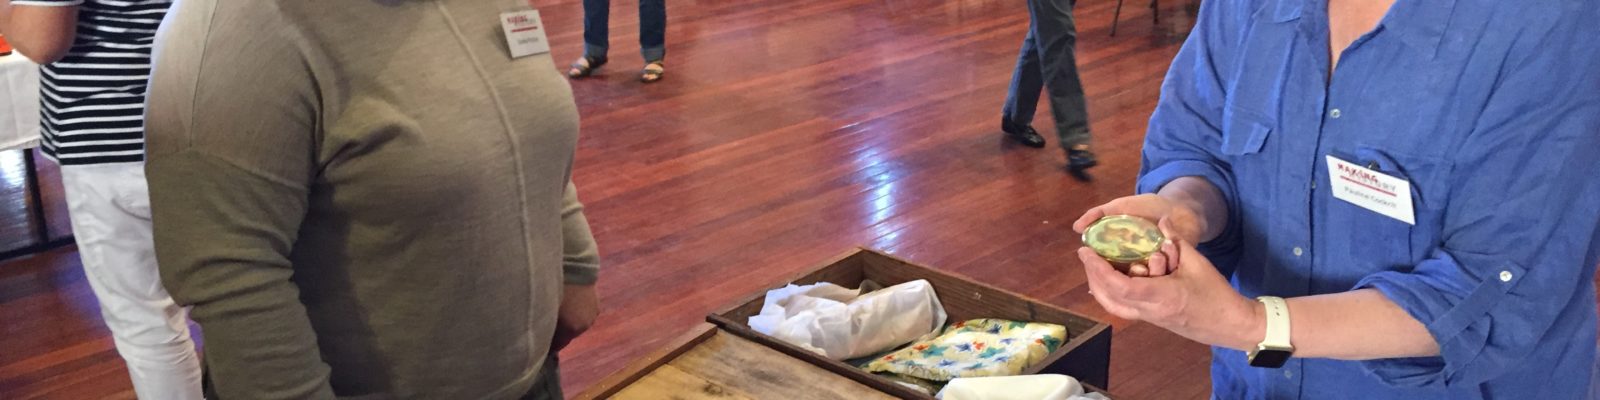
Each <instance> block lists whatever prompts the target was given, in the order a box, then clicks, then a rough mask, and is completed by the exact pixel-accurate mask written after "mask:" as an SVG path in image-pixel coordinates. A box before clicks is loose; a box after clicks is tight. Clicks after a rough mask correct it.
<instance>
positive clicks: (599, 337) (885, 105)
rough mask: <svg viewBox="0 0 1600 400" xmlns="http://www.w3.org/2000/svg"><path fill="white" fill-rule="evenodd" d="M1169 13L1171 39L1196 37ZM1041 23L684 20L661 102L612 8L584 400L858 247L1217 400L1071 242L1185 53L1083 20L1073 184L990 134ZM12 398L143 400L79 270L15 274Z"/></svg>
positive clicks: (1017, 0) (1047, 157)
mask: <svg viewBox="0 0 1600 400" xmlns="http://www.w3.org/2000/svg"><path fill="white" fill-rule="evenodd" d="M535 3H537V4H538V5H539V6H540V10H541V11H542V13H543V15H544V18H545V20H546V21H547V23H548V24H549V27H550V31H551V32H555V33H554V34H553V36H552V37H551V42H552V43H554V44H555V47H556V56H557V58H558V59H559V60H561V61H562V63H563V64H564V63H565V61H566V60H570V59H572V58H575V57H577V56H578V51H579V49H580V47H581V45H580V43H581V39H580V37H581V33H580V29H581V22H580V19H579V16H580V15H581V5H580V3H579V1H578V0H558V1H540V0H536V1H535ZM1170 3H1172V4H1167V5H1164V6H1167V7H1169V8H1167V9H1165V10H1164V12H1163V20H1162V22H1163V24H1164V26H1165V25H1176V26H1181V25H1182V24H1184V23H1185V22H1186V21H1185V19H1186V18H1185V17H1184V16H1185V12H1184V10H1183V9H1182V7H1180V6H1179V5H1178V4H1177V2H1170ZM1024 4H1025V3H1024V2H1023V1H1022V0H800V1H796V0H672V1H669V2H668V10H669V11H668V12H669V18H670V21H671V22H670V28H669V30H668V35H667V36H668V40H669V42H668V50H669V52H670V54H669V56H668V64H667V66H668V67H669V70H668V74H667V78H666V80H665V81H664V82H661V83H659V84H654V85H649V86H645V85H641V84H639V83H637V82H636V81H635V80H634V78H635V74H636V71H637V68H638V67H639V66H640V64H641V63H640V61H639V59H638V57H637V56H636V55H635V54H637V46H636V45H635V44H634V43H636V42H637V38H638V35H637V33H636V32H635V30H637V26H638V25H637V13H636V12H635V10H634V9H633V7H632V6H631V5H632V2H624V1H618V2H617V4H616V5H615V6H614V7H613V14H614V15H613V17H614V21H615V23H614V24H613V25H612V30H613V33H614V34H615V36H614V37H613V40H612V43H613V53H612V63H611V64H610V65H608V66H607V68H606V69H605V70H603V73H601V74H600V75H599V76H598V77H596V78H593V79H589V80H584V81H579V82H575V83H574V84H573V86H574V89H575V91H576V93H577V98H578V102H579V104H580V108H581V110H582V114H583V127H584V131H583V138H582V141H581V144H580V149H579V156H578V161H577V167H576V171H575V180H576V181H577V183H578V186H579V188H580V191H581V196H582V198H583V200H584V201H585V203H586V204H587V205H588V216H589V219H590V221H591V223H592V224H593V226H594V231H595V235H596V236H597V239H598V240H599V243H600V246H601V250H602V253H603V257H604V272H603V275H602V278H601V283H600V291H601V295H602V300H603V302H604V312H603V314H602V315H601V317H600V320H599V322H598V324H597V325H596V327H595V329H594V330H593V331H591V332H590V333H589V335H587V336H585V337H583V338H581V339H580V340H578V341H577V342H576V343H574V344H573V345H572V346H571V347H570V348H568V349H567V350H566V351H565V352H563V354H562V357H563V362H562V366H563V374H564V379H563V383H564V385H565V386H566V388H567V389H568V392H569V393H576V392H577V391H578V390H580V389H582V388H585V387H587V386H589V385H590V384H592V383H593V382H595V381H596V380H598V379H600V378H601V377H603V376H604V375H606V374H608V373H610V372H612V371H614V370H616V369H618V368H620V367H621V366H622V365H623V364H624V363H626V362H628V361H630V360H631V359H634V358H636V357H639V356H640V355H642V354H644V353H646V352H648V351H649V350H652V349H653V348H655V347H656V346H658V345H660V344H662V341H664V340H667V339H669V338H672V337H676V336H678V334H679V333H681V332H682V331H684V330H685V329H687V328H688V327H690V326H691V325H692V324H694V323H696V322H699V321H701V320H702V319H703V317H704V316H705V314H706V313H707V312H708V311H711V310H713V309H716V308H719V307H721V306H724V305H727V304H729V303H731V302H733V301H735V300H736V299H740V298H742V297H744V296H747V295H749V294H751V293H753V292H756V291H758V290H761V289H762V288H765V287H767V286H769V285H771V284H773V283H774V282H776V281H777V280H779V279H781V278H782V277H784V276H788V275H791V274H793V273H795V272H797V271H799V270H800V269H802V268H805V267H807V266H810V265H812V264H814V263H816V262H818V261H821V260H823V259H825V258H827V257H829V256H832V255H835V254H837V253H839V252H840V251H842V250H844V249H846V248H849V247H851V246H856V245H865V246H870V247H875V248H879V249H884V250H886V251H889V252H891V253H893V254H896V255H899V256H902V257H907V258H909V259H911V260H915V261H918V262H921V263H925V264H928V265H932V266H935V267H939V268H942V269H945V270H948V271H951V272H954V273H956V274H961V275H966V276H969V277H971V278H973V279H976V280H979V281H983V282H986V283H990V284H993V285H997V286H1000V287H1003V288H1006V289H1010V290H1014V291H1017V292H1021V293H1024V294H1027V295H1030V296H1033V297H1036V298H1040V299H1044V300H1047V301H1049V302H1052V303H1055V304H1059V305H1062V306H1065V307H1068V308H1070V309H1072V310H1075V311H1077V312H1080V313H1083V314H1085V315H1089V316H1093V317H1096V318H1100V319H1102V320H1105V321H1110V322H1112V323H1113V324H1114V325H1115V326H1116V334H1115V345H1114V350H1113V356H1112V358H1113V363H1112V371H1111V376H1112V385H1111V389H1112V390H1113V391H1114V392H1116V393H1118V394H1120V395H1121V396H1123V397H1124V398H1128V399H1193V398H1203V397H1204V396H1205V394H1206V393H1207V392H1208V390H1209V383H1208V379H1207V370H1206V364H1207V362H1208V360H1209V354H1208V352H1207V351H1206V349H1205V348H1203V347H1201V346H1198V345H1195V344H1193V343H1189V342H1187V341H1184V340H1182V339H1180V338H1178V337H1176V336H1173V335H1171V334H1169V333H1166V332H1164V331H1162V330H1160V329H1157V328H1155V327H1152V326H1149V325H1146V324H1141V323H1127V322H1125V321H1121V320H1117V319H1116V318H1113V317H1110V316H1109V315H1107V314H1106V313H1105V312H1104V311H1102V310H1101V309H1100V307H1099V306H1097V305H1095V304H1094V303H1093V301H1092V300H1091V299H1090V297H1089V296H1088V295H1087V294H1086V293H1085V286H1084V284H1083V283H1084V276H1083V274H1082V272H1081V271H1080V270H1079V269H1078V265H1077V263H1076V261H1074V257H1073V256H1072V252H1073V250H1074V249H1075V248H1076V247H1077V246H1078V240H1077V238H1076V235H1075V234H1073V233H1072V232H1071V230H1070V228H1069V223H1070V221H1072V220H1073V219H1074V218H1076V217H1077V216H1078V215H1079V214H1080V213H1081V212H1082V211H1083V210H1084V209H1086V208H1088V207H1090V206H1093V205H1096V204H1099V203H1101V202H1104V201H1107V200H1110V199H1112V198H1115V197H1118V196H1121V195H1125V194H1128V193H1129V192H1130V191H1131V190H1132V187H1133V186H1132V179H1133V175H1134V173H1135V171H1136V170H1137V168H1138V149H1139V143H1140V141H1141V140H1142V137H1143V132H1144V125H1145V121H1146V120H1147V118H1148V115H1149V112H1150V111H1151V109H1152V108H1153V106H1154V101H1155V99H1156V96H1157V93H1158V88H1159V83H1160V79H1161V76H1162V74H1163V72H1164V71H1165V69H1166V66H1167V63H1168V61H1169V60H1170V59H1171V57H1172V56H1173V54H1174V53H1175V52H1176V50H1177V44H1176V42H1175V41H1174V40H1173V39H1172V38H1171V36H1170V35H1168V34H1164V33H1161V32H1162V31H1165V30H1167V28H1157V27H1154V26H1153V25H1152V24H1151V21H1150V17H1151V14H1150V11H1149V9H1148V8H1146V7H1144V5H1145V4H1146V3H1143V2H1130V3H1129V5H1128V7H1126V9H1124V10H1123V11H1124V13H1123V15H1122V18H1123V24H1122V26H1121V28H1120V32H1119V35H1118V36H1117V37H1115V38H1111V37H1109V36H1108V31H1109V28H1110V24H1111V16H1112V12H1113V9H1114V7H1115V6H1116V3H1115V2H1114V1H1110V0H1097V1H1093V2H1089V1H1085V2H1081V3H1080V4H1078V7H1077V10H1078V17H1079V34H1080V36H1079V50H1078V54H1079V59H1078V63H1079V64H1080V65H1081V67H1082V70H1083V73H1082V75H1083V81H1084V82H1085V85H1086V87H1087V91H1088V95H1089V103H1090V108H1089V110H1090V113H1091V115H1092V116H1093V121H1092V125H1093V129H1094V131H1095V135H1096V136H1095V140H1096V141H1097V144H1098V146H1099V149H1100V154H1101V156H1102V158H1101V163H1102V165H1101V166H1100V167H1099V168H1096V169H1095V170H1093V172H1094V173H1095V178H1096V179H1095V180H1094V181H1093V182H1091V183H1085V182H1079V181H1076V180H1073V179H1071V178H1069V177H1068V176H1067V174H1065V173H1064V172H1063V170H1062V168H1061V166H1062V163H1063V160H1062V156H1061V154H1060V151H1059V150H1056V149H1054V148H1053V146H1054V143H1053V142H1054V138H1052V139H1051V141H1052V148H1051V149H1046V150H1035V149H1028V148H1023V147H1018V146H1014V145H1011V144H1009V143H1007V142H1005V141H1002V140H1001V138H1000V136H999V134H998V131H997V128H998V122H999V112H1000V111H999V110H1000V103H1001V101H1002V99H1003V98H1004V96H1005V92H1006V86H1007V83H1008V81H1009V79H1010V74H1011V67H1012V65H1013V63H1014V60H1015V56H1016V51H1017V48H1018V45H1019V44H1020V42H1021V40H1022V37H1023V35H1024V32H1025V30H1026V28H1027V25H1028V16H1027V11H1026V9H1025V5H1024ZM1044 110H1046V109H1042V110H1041V113H1040V114H1041V116H1047V115H1048V112H1045V111H1044ZM1043 118H1045V120H1042V121H1041V123H1040V124H1038V127H1039V128H1040V129H1041V130H1042V131H1045V132H1046V134H1047V135H1049V132H1050V131H1052V129H1050V128H1049V125H1050V124H1049V123H1048V119H1047V118H1048V117H1043ZM17 154H18V153H16V152H11V153H7V154H5V155H3V156H0V173H3V175H0V196H4V197H5V198H4V199H0V243H3V244H4V246H0V247H13V246H17V245H21V244H24V243H25V242H26V241H27V234H26V227H27V225H26V219H25V217H24V216H23V215H22V214H20V212H21V210H22V209H23V207H22V203H21V200H20V199H21V197H18V196H20V195H21V194H20V193H21V192H20V190H18V189H17V187H18V185H19V184H20V178H21V175H20V170H19V169H18V167H19V164H20V161H18V160H19V158H18V157H16V155H17ZM47 169H48V168H47ZM46 172H47V173H46V174H45V175H46V177H45V179H46V181H47V182H54V181H55V179H56V178H55V177H54V175H52V174H50V173H48V172H49V171H46ZM48 186H49V187H47V191H48V192H49V193H59V185H58V184H55V183H50V184H49V185H48ZM48 197H49V201H50V202H51V203H52V210H57V211H56V212H57V213H59V208H61V207H59V201H60V198H59V196H58V195H52V196H48ZM52 218H56V220H57V221H65V220H64V219H63V218H64V215H52ZM60 228H61V229H65V227H64V226H62V227H60ZM19 398H21V399H27V398H48V399H98V398H113V399H127V398H132V394H131V391H130V389H129V383H128V380H127V378H126V370H125V369H124V367H123V366H122V365H121V362H120V359H118V357H117V355H116V352H115V350H114V349H113V347H112V343H111V340H110V339H109V338H108V336H107V333H106V331H105V328H104V326H103V324H102V323H101V322H100V318H99V316H98V308H97V307H96V305H95V303H94V300H93V296H92V294H90V291H89V288H88V285H87V284H86V282H85V281H84V277H83V273H82V271H81V268H80V266H79V265H78V261H77V257H76V254H75V253H74V252H73V251H72V250H71V249H70V248H68V249H63V250H58V251H54V252H49V253H45V254H41V255H38V256H35V257H31V258H26V259H20V260H15V261H11V262H8V263H4V264H0V399H19Z"/></svg>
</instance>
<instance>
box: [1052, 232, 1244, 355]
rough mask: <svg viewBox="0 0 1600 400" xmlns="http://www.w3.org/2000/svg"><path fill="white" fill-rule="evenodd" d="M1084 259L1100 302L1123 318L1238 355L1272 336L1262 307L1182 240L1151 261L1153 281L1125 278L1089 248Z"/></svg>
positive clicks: (1080, 255)
mask: <svg viewBox="0 0 1600 400" xmlns="http://www.w3.org/2000/svg"><path fill="white" fill-rule="evenodd" d="M1163 228H1166V227H1165V226H1163ZM1169 237H1170V236H1169ZM1078 258H1079V259H1080V260H1082V261H1083V266H1084V272H1085V273H1086V274H1087V275H1088V278H1089V279H1088V280H1089V292H1090V293H1091V294H1092V295H1093V296H1094V299H1095V301H1097V302H1099V303H1100V306H1102V307H1105V309H1106V311H1109V312H1111V313H1112V314H1114V315H1116V316H1118V317H1121V318H1124V319H1131V320H1140V321H1145V322H1149V323H1152V324H1155V325H1156V326H1159V327H1162V328H1164V329H1166V330H1169V331H1172V332H1173V333H1177V334H1178V335H1180V336H1183V337H1186V338H1189V339H1190V340H1194V341H1196V342H1200V343H1204V344H1208V345H1214V346H1223V347H1229V348H1233V349H1237V350H1248V349H1253V348H1255V346H1256V344H1257V343H1259V342H1260V341H1261V340H1262V339H1263V338H1265V337H1266V322H1265V321H1266V318H1265V316H1264V315H1263V312H1264V309H1263V307H1262V305H1261V304H1259V303H1257V302H1256V301H1255V300H1252V299H1248V298H1245V297H1244V296H1242V295H1240V294H1239V292H1238V291H1236V290H1234V289H1233V286H1232V285H1229V284H1228V280H1227V278H1225V277H1223V276H1222V274H1221V273H1219V272H1217V269H1216V267H1215V266H1213V265H1212V264H1211V261H1210V260H1207V259H1206V258H1205V256H1204V255H1201V254H1200V252H1199V251H1196V250H1195V248H1194V246H1192V245H1190V244H1189V243H1187V242H1185V241H1183V240H1181V239H1180V240H1177V241H1168V242H1166V243H1164V244H1162V251H1161V252H1160V253H1158V254H1156V255H1155V256H1152V257H1151V260H1150V263H1149V265H1148V266H1147V267H1148V269H1149V271H1150V272H1151V275H1152V276H1153V277H1129V276H1127V275H1123V274H1122V273H1121V272H1117V270H1115V269H1113V268H1111V264H1109V263H1107V262H1106V260H1105V259H1103V258H1100V256H1099V255H1097V254H1095V252H1094V250H1091V249H1089V248H1087V247H1084V248H1080V249H1078ZM1157 271H1161V272H1163V273H1164V274H1161V273H1156V272H1157ZM1169 271H1170V272H1169Z"/></svg>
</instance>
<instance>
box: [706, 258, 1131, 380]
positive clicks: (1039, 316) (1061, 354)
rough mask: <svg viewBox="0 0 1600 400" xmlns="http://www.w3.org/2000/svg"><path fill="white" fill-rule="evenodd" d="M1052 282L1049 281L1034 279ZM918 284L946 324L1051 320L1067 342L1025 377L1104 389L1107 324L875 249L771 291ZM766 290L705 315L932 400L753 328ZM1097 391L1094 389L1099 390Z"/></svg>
mask: <svg viewBox="0 0 1600 400" xmlns="http://www.w3.org/2000/svg"><path fill="white" fill-rule="evenodd" d="M1040 278H1041V279H1051V277H1040ZM918 279H926V280H927V281H928V282H929V283H931V284H933V290H934V292H935V293H936V294H937V295H938V296H939V302H941V303H943V305H944V308H945V312H946V313H947V314H949V316H950V318H949V322H956V321H965V320H969V319H975V318H1002V319H1009V320H1015V321H1029V322H1049V323H1054V324H1060V325H1063V326H1066V327H1067V341H1066V343H1065V344H1063V345H1062V346H1061V347H1060V348H1059V349H1056V351H1055V352H1053V353H1050V355H1049V356H1048V357H1046V358H1045V360H1044V361H1043V362H1040V363H1039V364H1038V365H1035V366H1033V367H1030V368H1029V369H1027V370H1026V371H1024V373H1025V374H1030V375H1032V374H1063V375H1068V376H1072V377H1075V378H1077V379H1078V380H1079V381H1081V382H1083V383H1084V384H1086V385H1089V386H1094V387H1096V388H1104V387H1106V383H1107V380H1108V377H1107V374H1108V369H1109V367H1110V361H1111V326H1110V325H1107V324H1105V323H1101V322H1097V321H1094V320H1091V319H1088V318H1086V317H1083V316H1080V315H1077V314H1073V313H1072V312H1069V311H1067V310H1065V309H1062V308H1060V307H1056V306H1052V305H1049V304H1045V303H1043V302H1041V301H1038V300H1034V299H1031V298H1028V297H1025V296H1022V295H1019V294H1016V293H1012V292H1009V291H1005V290H1002V289H999V288H995V287H992V286H988V285H985V284H981V283H978V282H974V281H972V280H970V279H967V278H963V277H959V276H955V275H951V274H948V273H944V272H941V271H939V270H935V269H933V268H929V267H925V266H921V265H917V264H916V263H912V262H910V261H906V260H902V259H899V258H895V257H894V256H890V255H887V254H884V253H881V252H878V251H874V250H868V249H855V250H852V251H849V252H846V253H845V254H842V255H840V256H838V257H836V258H835V259H833V260H830V261H828V262H826V263H823V264H822V265H819V266H818V267H817V268H815V269H813V270H811V271H810V272H806V273H804V274H802V275H800V276H797V277H795V278H794V279H790V280H788V281H787V282H781V283H778V284H776V285H773V286H772V288H773V289H776V288H779V287H783V286H784V285H787V284H790V283H793V284H797V285H805V284H812V283H818V282H831V283H834V284H837V285H840V286H844V287H848V288H855V287H859V286H860V284H861V282H862V281H863V280H872V281H874V282H877V283H880V284H882V285H884V286H885V287H887V286H893V285H897V284H901V283H905V282H909V281H914V280H918ZM765 299H766V291H765V290H763V291H761V292H760V293H756V294H755V295H753V296H752V297H750V298H749V299H748V300H746V301H744V302H741V303H738V304H737V305H735V306H733V307H732V308H730V309H727V310H725V311H722V312H718V313H715V314H712V315H710V316H708V317H707V319H708V320H709V321H711V323H713V324H716V325H717V326H718V327H720V328H722V329H724V330H726V331H728V332H729V333H733V334H735V335H739V336H742V337H744V338H747V339H749V340H751V341H754V342H756V343H760V344H763V345H766V346H768V347H771V348H772V349H775V350H777V351H780V352H782V353H784V354H787V355H789V356H791V357H794V358H797V359H800V360H804V361H806V362H809V363H811V364H813V365H816V366H818V367H821V368H823V369H826V370H828V371H832V372H834V373H837V374H839V375H843V376H845V377H847V378H849V379H850V380H853V381H855V382H859V383H861V384H863V385H866V386H869V387H872V388H874V389H877V390H879V391H882V392H884V393H889V394H892V395H894V396H895V397H900V398H907V399H931V397H930V396H928V395H925V394H922V393H919V392H917V391H914V390H911V389H908V388H905V387H903V386H900V385H898V384H895V383H892V382H890V381H889V380H887V379H884V378H880V377H878V376H876V375H873V374H871V373H868V372H866V371H863V370H860V369H857V368H855V367H853V366H850V365H849V364H845V363H844V362H841V361H835V360H831V359H828V358H826V357H823V356H822V355H819V354H816V353H812V352H810V351H807V350H804V349H801V348H800V347H797V346H794V345H791V344H789V343H787V342H784V341H782V340H779V339H777V338H775V337H772V336H768V335H765V334H762V333H759V332H756V331H754V330H751V329H750V327H749V325H747V324H746V321H748V320H749V318H750V316H752V315H756V314H759V313H760V312H761V307H762V305H763V304H764V303H765ZM1097 390H1098V389H1097Z"/></svg>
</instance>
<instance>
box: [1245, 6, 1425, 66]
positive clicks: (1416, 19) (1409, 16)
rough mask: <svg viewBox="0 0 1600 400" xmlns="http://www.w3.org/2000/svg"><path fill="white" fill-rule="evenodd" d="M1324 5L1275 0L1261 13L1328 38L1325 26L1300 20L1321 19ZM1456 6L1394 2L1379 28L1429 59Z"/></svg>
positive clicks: (1325, 10) (1325, 12)
mask: <svg viewBox="0 0 1600 400" xmlns="http://www.w3.org/2000/svg"><path fill="white" fill-rule="evenodd" d="M1327 4H1328V3H1327V0H1277V1H1275V2H1273V4H1270V5H1269V6H1268V7H1267V8H1266V9H1263V10H1262V11H1265V12H1270V13H1271V15H1272V21H1273V22H1277V23H1287V22H1293V21H1299V25H1300V28H1301V29H1304V30H1308V31H1310V30H1317V29H1322V30H1323V31H1322V32H1308V33H1314V34H1320V35H1327V34H1328V32H1327V31H1326V30H1327V25H1326V24H1317V23H1315V21H1313V20H1312V18H1302V16H1303V15H1304V14H1306V13H1307V12H1310V13H1313V15H1316V16H1324V15H1325V14H1327V9H1328V8H1327ZM1455 6H1456V0H1396V1H1395V3H1394V6H1393V8H1392V9H1390V10H1389V14H1388V15H1385V16H1384V18H1383V21H1382V22H1379V23H1378V25H1379V28H1380V29H1383V30H1387V31H1391V32H1394V34H1395V35H1396V36H1398V37H1399V39H1400V41H1402V42H1405V43H1406V44H1407V45H1410V46H1412V47H1415V48H1416V49H1417V50H1419V51H1424V52H1427V54H1428V55H1430V56H1431V55H1433V54H1435V53H1437V52H1438V50H1439V42H1440V41H1441V40H1442V39H1443V38H1444V31H1445V28H1446V27H1448V25H1449V23H1450V15H1451V14H1453V11H1454V10H1455ZM1396 21H1399V22H1396ZM1318 25H1321V26H1318Z"/></svg>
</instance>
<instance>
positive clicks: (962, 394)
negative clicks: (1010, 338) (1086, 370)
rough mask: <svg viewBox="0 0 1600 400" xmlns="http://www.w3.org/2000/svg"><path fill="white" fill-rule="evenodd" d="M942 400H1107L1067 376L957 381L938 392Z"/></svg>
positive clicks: (1000, 377) (1009, 377)
mask: <svg viewBox="0 0 1600 400" xmlns="http://www.w3.org/2000/svg"><path fill="white" fill-rule="evenodd" d="M937 398H938V399H939V400H1105V399H1106V397H1105V396H1104V395H1101V394H1099V393H1088V394H1085V393H1084V392H1083V385H1081V384H1078V380H1077V379H1075V378H1073V377H1070V376H1066V375H1022V376H994V377H984V378H956V379H953V380H951V381H950V383H949V384H947V385H945V386H944V390H941V391H939V395H938V396H937Z"/></svg>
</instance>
